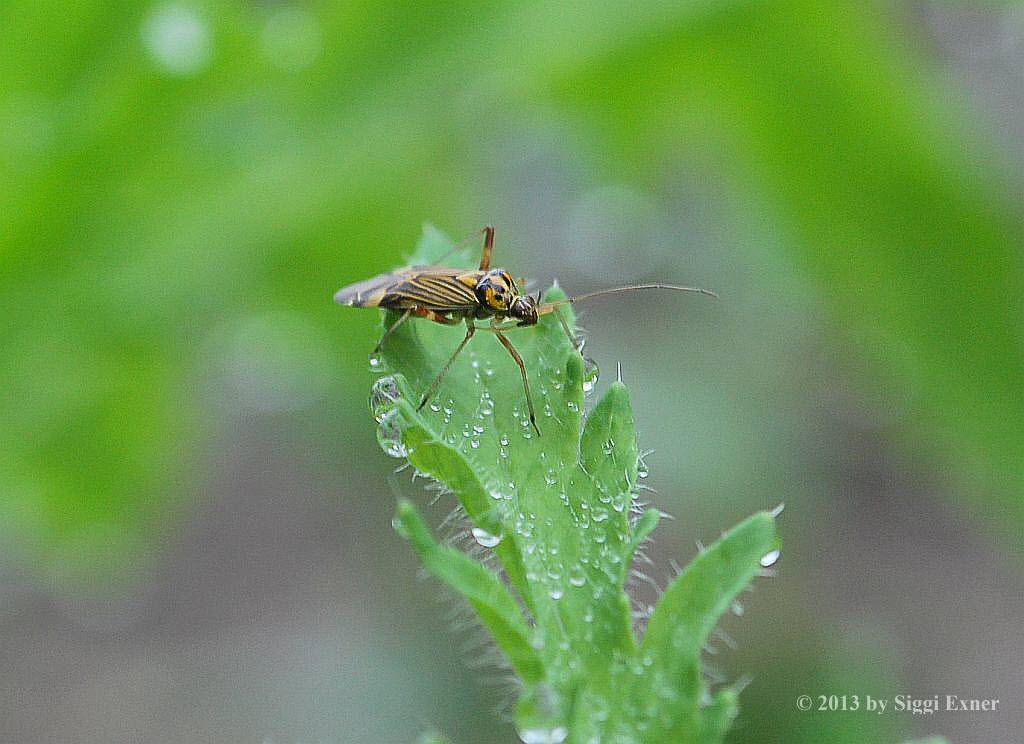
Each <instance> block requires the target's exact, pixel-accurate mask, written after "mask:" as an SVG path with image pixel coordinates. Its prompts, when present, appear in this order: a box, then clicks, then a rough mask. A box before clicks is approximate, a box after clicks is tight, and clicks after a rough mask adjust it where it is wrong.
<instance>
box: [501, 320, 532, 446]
mask: <svg viewBox="0 0 1024 744" xmlns="http://www.w3.org/2000/svg"><path fill="white" fill-rule="evenodd" d="M494 335H495V336H497V337H498V340H499V341H501V345H502V346H504V347H505V348H506V349H508V353H509V354H511V355H512V358H513V359H515V360H516V364H518V365H519V372H520V373H521V374H522V376H523V390H525V391H526V406H527V408H529V409H530V424H532V425H533V430H534V431H535V432H537V436H538V437H539V436H540V429H538V428H537V414H536V413H534V410H533V397H532V396H531V395H530V383H529V381H528V380H527V379H526V365H525V364H523V358H522V357H521V356H519V352H518V351H516V348H515V347H514V346H513V345H512V342H511V341H509V340H508V338H506V337H505V334H504V333H502V332H501V331H498V330H495V332H494Z"/></svg>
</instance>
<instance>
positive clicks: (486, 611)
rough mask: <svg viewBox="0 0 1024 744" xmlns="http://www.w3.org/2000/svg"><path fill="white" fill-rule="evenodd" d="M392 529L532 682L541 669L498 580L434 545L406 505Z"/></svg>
mask: <svg viewBox="0 0 1024 744" xmlns="http://www.w3.org/2000/svg"><path fill="white" fill-rule="evenodd" d="M395 528H396V529H397V530H398V531H399V533H401V534H402V535H403V536H404V537H406V538H407V539H408V540H409V542H410V543H412V547H413V549H414V550H415V551H416V553H417V554H418V555H419V557H420V560H421V561H423V565H424V566H425V567H426V568H427V570H428V571H430V572H431V573H432V574H434V576H436V577H437V578H439V579H441V580H442V581H444V582H445V583H446V584H448V585H449V586H451V587H452V588H453V589H456V590H457V591H459V592H460V593H461V594H462V595H463V596H464V597H466V599H468V600H469V602H470V604H472V605H473V607H474V608H475V609H476V611H477V613H478V614H479V615H480V619H481V620H483V622H484V625H486V626H487V629H488V630H490V631H491V634H492V635H493V636H494V640H495V642H496V643H497V644H498V647H499V648H501V650H502V651H504V652H505V655H506V656H507V657H508V659H509V661H510V662H511V664H512V668H513V669H515V670H516V673H517V674H518V675H519V676H520V678H521V679H522V680H523V681H524V682H536V681H537V680H538V679H539V678H540V672H541V665H540V660H539V659H538V658H537V655H536V653H535V652H534V651H533V649H532V648H531V647H530V642H529V638H530V629H529V628H528V627H527V626H526V622H525V621H524V620H523V616H522V614H521V613H520V611H519V606H518V605H517V604H516V601H515V599H513V598H512V595H511V594H509V593H508V590H507V589H505V586H504V584H502V583H501V580H500V579H499V578H498V577H497V576H496V575H495V574H493V573H491V572H490V571H488V570H487V569H486V568H485V567H484V566H483V565H482V564H481V563H478V562H477V561H474V560H473V559H472V558H470V557H469V556H467V555H466V554H465V553H461V552H459V551H458V550H454V549H452V548H446V547H442V546H441V545H438V544H437V542H435V541H434V539H433V537H431V535H430V530H429V529H428V528H427V526H426V525H425V524H424V523H423V518H422V517H421V516H420V515H419V512H417V511H416V507H415V506H413V505H412V503H411V502H409V501H406V500H402V501H400V502H399V504H398V514H397V516H396V517H395Z"/></svg>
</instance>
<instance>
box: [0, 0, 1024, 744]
mask: <svg viewBox="0 0 1024 744" xmlns="http://www.w3.org/2000/svg"><path fill="white" fill-rule="evenodd" d="M1021 70H1024V14H1022V13H1021V11H1020V8H1019V6H1014V5H1009V4H999V3H991V4H980V5H972V4H968V3H952V2H946V3H943V2H937V1H931V2H868V3H863V2H845V1H840V2H832V3H827V4H819V3H813V2H796V1H792V2H768V1H766V0H762V1H760V2H755V1H753V0H747V1H740V0H731V1H730V0H717V1H708V2H701V1H699V0H693V1H691V2H684V3H676V4H666V3H661V2H647V0H634V2H631V3H628V4H627V3H623V4H619V3H614V2H567V3H554V4H548V3H524V2H508V1H500V2H498V1H493V2H455V3H444V4H429V3H395V2H383V3H382V2H341V3H325V2H323V3H316V2H311V3H290V2H270V1H269V0H264V1H258V0H253V1H252V2H248V3H242V2H221V3H212V2H184V1H181V2H179V1H177V0H173V1H171V2H155V3H148V2H146V3H140V2H131V1H130V0H126V1H122V2H99V1H98V0H80V1H79V2H75V3H66V2H57V1H55V0H32V1H31V2H30V1H29V0H5V2H3V3H2V4H0V309H2V315H0V538H2V539H0V668H2V669H3V670H4V674H3V679H2V681H0V741H4V742H114V741H146V742H163V741H167V742H171V741H173V742H183V741H185V742H203V741H218V742H219V741H254V742H263V741H271V742H276V743H277V744H283V743H285V742H312V741H323V742H371V741H373V742H388V743H390V742H394V743H395V744H399V743H400V742H408V741H412V740H414V739H415V737H416V736H417V735H418V734H419V733H420V732H421V731H425V730H428V729H431V728H435V729H438V730H441V731H443V732H445V733H446V734H448V735H449V736H451V737H452V738H453V740H454V741H456V742H461V743H467V744H468V743H469V742H499V741H501V742H504V741H514V740H515V734H514V731H513V730H512V728H511V727H510V726H509V725H507V723H502V722H501V721H500V719H499V718H496V717H495V716H493V715H492V711H493V710H494V709H495V708H498V709H506V710H507V704H508V701H509V699H510V698H509V686H508V684H507V682H508V680H507V677H506V676H505V675H504V674H503V673H502V672H500V671H495V670H491V669H479V668H475V666H476V665H475V661H476V660H478V659H479V658H480V656H481V652H480V651H479V650H478V648H477V647H476V646H475V645H474V644H475V643H476V642H477V638H476V636H475V635H474V632H473V631H472V630H469V631H467V630H466V629H463V628H458V627H454V626H453V624H452V622H451V620H450V615H451V613H452V604H453V600H452V599H451V598H450V597H446V596H445V595H444V594H443V592H442V591H441V590H440V588H439V587H438V586H437V585H436V584H435V583H433V582H424V581H422V580H420V578H418V575H417V572H418V567H417V563H416V560H415V559H414V557H413V555H412V552H411V551H410V550H409V549H408V548H407V547H406V546H405V545H404V544H402V542H401V541H400V540H399V539H398V538H397V537H396V536H395V535H394V533H393V532H392V530H391V515H392V511H393V507H394V500H395V493H396V492H397V493H400V494H404V495H408V496H410V497H412V498H415V499H416V500H417V501H419V502H420V503H422V504H426V503H427V502H428V501H429V498H430V497H429V495H428V494H425V493H424V492H423V491H422V489H421V488H420V485H419V484H413V483H410V482H409V479H408V477H407V475H400V476H398V477H397V478H392V479H390V485H389V477H388V476H389V473H390V471H391V469H393V467H394V466H395V461H393V460H389V459H388V458H386V457H385V456H384V455H383V454H382V453H381V452H380V450H379V448H378V447H377V444H376V441H375V438H374V428H373V426H372V425H371V424H372V421H371V420H370V417H369V415H368V413H367V411H366V392H367V390H368V387H369V384H370V381H371V379H372V376H371V373H370V372H369V370H368V367H367V361H366V359H367V353H368V352H369V350H370V348H371V347H372V345H373V342H374V336H375V333H376V328H377V323H378V318H377V316H376V313H374V312H367V311H355V310H351V309H348V308H341V307H338V306H335V305H333V304H332V302H331V294H332V293H333V291H334V290H336V289H337V288H338V287H340V286H342V285H344V284H347V283H349V282H352V281H355V280H358V279H362V278H365V277H367V276H371V275H373V274H376V273H379V272H380V271H383V270H386V269H389V268H391V267H394V266H396V265H400V264H402V262H403V260H404V256H405V255H408V253H409V252H411V250H412V247H413V245H414V243H415V241H416V239H417V237H418V235H419V232H420V226H421V223H422V222H423V221H425V220H429V221H432V222H434V223H436V224H437V225H439V226H440V227H441V228H442V229H445V230H446V231H448V232H449V233H450V234H452V235H453V236H454V237H462V236H463V235H466V234H468V233H470V231H472V230H475V229H478V228H479V227H480V226H481V225H483V224H484V223H486V222H493V223H494V224H495V225H497V228H498V231H497V247H496V261H497V263H498V264H499V265H505V266H507V267H508V268H509V269H510V270H512V271H513V272H514V274H516V275H519V274H525V275H526V276H529V277H533V278H534V279H535V280H536V282H537V286H546V285H547V284H548V283H550V282H551V281H552V280H553V279H554V278H557V279H558V280H559V281H560V282H561V283H562V284H563V285H564V286H566V287H567V288H569V290H570V291H574V292H581V291H586V290H590V289H596V288H600V287H604V286H608V285H611V284H619V283H624V282H634V281H651V280H666V281H672V282H681V283H688V284H697V285H699V286H706V287H710V288H713V289H715V290H717V291H718V292H719V293H720V294H721V300H720V301H718V302H711V301H704V300H701V299H699V298H691V297H683V296H674V295H673V296H666V295H664V294H653V293H652V294H647V293H644V294H641V295H636V296H620V297H615V298H606V299H604V300H600V301H595V302H594V303H593V304H591V305H587V306H585V307H582V306H581V308H580V309H581V310H582V311H583V312H582V317H581V322H582V324H583V325H584V326H585V327H586V328H587V329H588V345H587V353H588V354H589V355H590V356H592V357H594V358H595V359H596V360H597V361H598V362H599V363H600V365H601V366H602V368H603V369H604V371H605V374H604V377H605V378H609V377H613V373H614V369H615V365H616V363H617V362H621V363H622V366H623V377H624V379H625V380H626V382H627V383H629V384H630V385H631V387H632V391H633V395H634V406H635V409H636V414H637V419H638V423H639V429H640V432H641V445H642V446H643V447H644V448H649V449H653V450H654V454H652V455H651V456H650V457H649V458H648V460H647V462H648V464H649V465H650V467H651V474H650V477H649V478H648V479H647V483H648V484H649V485H650V486H651V487H652V488H653V489H655V490H656V491H657V493H656V494H647V495H648V496H650V498H651V500H652V501H653V503H654V504H656V505H657V506H659V507H660V508H662V509H664V510H666V511H668V512H670V513H671V514H673V515H674V516H675V517H676V519H675V521H672V522H668V523H665V524H663V525H662V526H661V527H660V528H659V529H658V532H657V533H656V536H657V540H656V542H655V544H654V547H653V549H652V551H651V555H652V558H653V560H654V561H655V568H654V569H653V570H652V571H651V573H652V575H653V577H654V578H655V579H656V580H657V581H659V582H660V583H664V580H665V579H666V578H667V577H668V576H670V575H671V567H670V560H672V559H675V560H677V561H679V562H680V563H682V562H685V561H686V560H689V558H690V557H692V555H693V553H694V552H695V550H696V547H695V542H696V541H698V540H703V541H705V542H708V541H710V540H711V539H713V538H714V537H715V536H717V534H718V532H719V530H721V529H723V528H726V527H728V526H730V525H732V524H733V523H735V522H736V521H738V520H739V519H740V518H742V517H744V516H746V515H747V514H749V513H751V512H753V511H755V510H757V509H761V508H765V507H773V506H775V505H776V504H778V503H779V502H785V503H786V512H785V514H784V516H783V518H782V521H781V523H780V531H781V534H782V535H783V539H784V551H783V557H782V560H781V561H780V563H779V564H778V566H777V568H778V574H779V575H778V577H777V578H775V579H772V580H769V581H760V582H759V583H758V585H757V587H756V588H757V591H756V592H755V593H754V594H751V595H750V596H748V597H747V599H746V601H745V602H744V606H745V607H746V612H745V613H744V616H743V617H732V618H729V619H727V620H726V621H725V623H724V625H723V630H724V633H723V634H722V637H721V638H720V639H719V640H720V642H719V643H718V644H717V651H718V653H716V654H714V655H709V657H708V658H709V664H710V667H711V669H712V670H713V671H714V672H715V673H716V674H719V675H721V676H722V677H723V678H724V679H729V680H734V679H737V678H741V677H744V676H746V677H749V678H750V680H751V681H750V684H749V686H748V687H747V688H746V690H745V692H744V694H743V696H742V698H741V701H742V705H743V709H742V713H741V717H740V719H739V720H738V722H737V728H736V729H735V730H734V731H733V732H732V733H731V734H730V738H729V741H730V742H734V743H736V744H740V743H741V742H776V741H778V742H782V741H785V742H868V741H870V742H875V741H877V742H896V741H899V740H900V739H902V738H904V737H910V736H923V735H925V734H929V733H943V734H946V735H947V736H949V737H950V740H951V741H959V740H967V739H970V740H972V741H991V742H1004V741H1005V742H1008V741H1012V740H1015V737H1017V736H1019V732H1020V730H1021V729H1022V728H1024V706H1022V705H1021V704H1020V700H1021V699H1022V697H1024V678H1022V677H1021V674H1020V668H1019V663H1020V651H1021V648H1022V641H1024V633H1022V631H1021V627H1020V623H1019V618H1020V617H1021V615H1022V614H1024V563H1022V561H1021V558H1022V550H1021V547H1022V546H1021V534H1022V529H1024V499H1022V494H1024V300H1022V297H1024V250H1022V246H1024V220H1022V211H1021V209H1020V199H1021V192H1022V184H1024V179H1022V174H1024V147H1022V145H1021V143H1022V142H1024V136H1022V135H1024V76H1022V74H1021ZM457 335H458V334H454V335H453V345H454V344H455V343H456V342H457V340H458V338H457ZM508 373H509V374H515V370H514V368H512V369H510V370H509V372H508ZM604 384H606V382H603V383H601V384H600V385H599V388H600V387H602V386H603V385H604ZM451 506H452V504H451V503H449V502H448V501H447V500H441V501H440V502H439V503H437V504H436V505H434V506H433V507H430V514H431V515H432V519H433V520H434V523H435V524H437V523H439V522H440V521H441V519H442V518H443V517H444V516H445V514H446V513H447V512H448V511H449V509H450V508H451ZM637 591H638V592H640V593H643V592H649V591H651V590H650V589H649V588H645V587H640V588H639V589H637ZM731 646H735V648H731ZM830 693H834V694H840V695H841V694H847V695H852V694H859V695H862V696H863V695H868V694H870V695H872V696H874V697H887V698H892V697H893V696H894V695H897V694H905V695H911V696H916V697H928V696H931V695H935V694H946V693H950V694H958V695H961V696H965V697H992V698H1000V699H1001V700H1002V701H1003V702H1002V704H1001V707H1000V708H999V710H998V712H996V713H959V714H937V715H933V716H911V715H909V713H891V712H890V713H887V714H886V715H883V716H877V715H873V714H866V713H863V712H858V713H802V712H800V711H798V710H797V708H796V704H795V701H796V698H797V696H798V695H801V694H809V695H812V696H816V695H819V694H830Z"/></svg>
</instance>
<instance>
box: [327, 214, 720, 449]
mask: <svg viewBox="0 0 1024 744" xmlns="http://www.w3.org/2000/svg"><path fill="white" fill-rule="evenodd" d="M481 232H482V233H483V234H484V248H483V254H482V255H481V257H480V268H478V269H476V270H472V269H452V268H445V267H443V266H408V267H406V268H402V269H397V270H395V271H389V272H387V273H384V274H380V275H379V276H375V277H373V278H372V279H366V280H364V281H361V282H356V283H355V284H350V285H349V286H347V287H344V288H343V289H339V290H338V291H337V292H336V293H335V295H334V300H335V302H339V303H341V304H342V305H351V306H352V307H382V308H386V309H388V310H394V311H396V312H399V313H401V315H399V317H398V319H397V320H396V321H395V322H394V323H392V324H391V325H390V326H389V327H388V328H387V330H385V331H384V334H383V335H382V336H381V337H380V341H378V342H377V346H376V347H374V350H373V353H374V354H376V353H377V352H378V351H380V349H381V347H382V346H383V345H384V342H385V341H386V340H387V338H388V337H389V336H390V335H391V334H392V333H394V332H395V330H396V329H397V328H398V327H399V326H400V325H402V323H404V322H405V321H406V320H408V319H409V318H412V317H416V318H426V319H427V320H432V321H434V322H435V323H442V324H444V325H458V324H459V323H462V322H465V324H466V335H465V337H464V338H463V339H462V341H461V342H459V345H458V346H457V347H455V351H454V352H452V355H451V356H450V357H449V358H448V361H447V362H446V363H445V365H444V366H443V367H442V368H441V371H440V372H439V373H438V374H437V377H435V378H434V381H433V382H432V383H430V386H429V387H428V388H427V389H426V391H425V392H424V393H423V397H422V398H421V399H420V403H419V407H418V409H419V408H423V406H424V405H426V403H427V401H428V400H430V398H431V396H432V395H433V394H434V392H435V391H436V390H437V386H438V385H440V384H441V380H442V379H444V376H445V374H447V372H448V370H449V369H450V368H451V366H452V363H453V362H454V361H455V358H456V357H457V356H458V355H459V353H460V352H461V351H462V350H463V349H464V348H465V346H466V344H467V343H469V339H471V338H473V334H474V333H476V332H477V331H487V332H488V333H493V334H494V335H495V337H496V338H497V339H498V341H500V342H501V345H502V346H504V347H505V348H506V349H507V350H508V353H509V354H511V355H512V358H513V359H514V360H515V362H516V364H517V365H518V367H519V372H520V374H521V375H522V378H523V391H524V392H525V394H526V405H527V407H528V408H529V411H530V423H531V424H532V425H533V428H534V431H536V432H537V435H538V436H539V435H540V429H538V428H537V417H536V415H535V413H534V409H533V398H532V396H531V395H530V382H529V379H528V378H527V374H526V365H524V364H523V358H522V357H521V356H519V352H517V351H516V349H515V347H514V346H512V342H511V341H509V340H508V337H507V336H506V335H505V331H508V330H510V329H513V328H519V327H522V326H532V325H536V324H537V321H538V320H539V319H540V317H541V316H542V315H547V314H548V313H552V312H553V313H555V314H557V316H558V318H559V320H560V321H561V323H562V328H564V329H565V332H566V334H567V335H568V336H569V340H570V341H571V342H572V343H573V345H574V346H576V347H577V348H579V347H578V345H577V342H576V339H575V338H574V337H573V335H572V333H571V332H570V330H569V326H568V324H567V323H566V322H565V318H564V317H562V314H561V313H560V312H558V306H559V305H564V304H568V303H574V302H579V301H580V300H583V299H587V298H590V297H597V296H598V295H604V294H611V293H613V292H626V291H631V290H634V289H674V290H678V291H681V292H697V293H699V294H705V295H709V296H711V297H717V295H716V294H715V293H714V292H711V291H709V290H706V289H698V288H697V287H677V286H675V285H672V284H634V285H630V286H624V287H615V288H612V289H605V290H601V291H600V292H591V293H589V294H584V295H579V296H577V297H567V298H565V299H564V300H556V301H554V302H545V303H541V302H540V295H538V296H537V297H532V296H531V295H528V294H521V293H520V291H519V287H518V285H517V284H516V282H515V280H513V279H512V275H511V274H509V273H508V272H507V271H505V270H504V269H492V268H491V252H492V250H493V248H494V228H493V227H492V226H490V225H488V226H487V227H485V228H483V230H482V231H481ZM440 260H442V261H443V260H444V257H442V258H441V259H440ZM520 281H521V280H520ZM478 320H486V321H488V323H487V325H483V326H480V325H477V324H476V322H475V321H478ZM418 409H417V410H418Z"/></svg>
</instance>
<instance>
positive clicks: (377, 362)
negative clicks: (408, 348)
mask: <svg viewBox="0 0 1024 744" xmlns="http://www.w3.org/2000/svg"><path fill="white" fill-rule="evenodd" d="M383 364H384V362H383V361H381V358H380V356H378V355H377V354H370V369H371V370H373V371H374V372H376V371H377V370H378V369H380V368H381V366H382V365H383Z"/></svg>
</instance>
